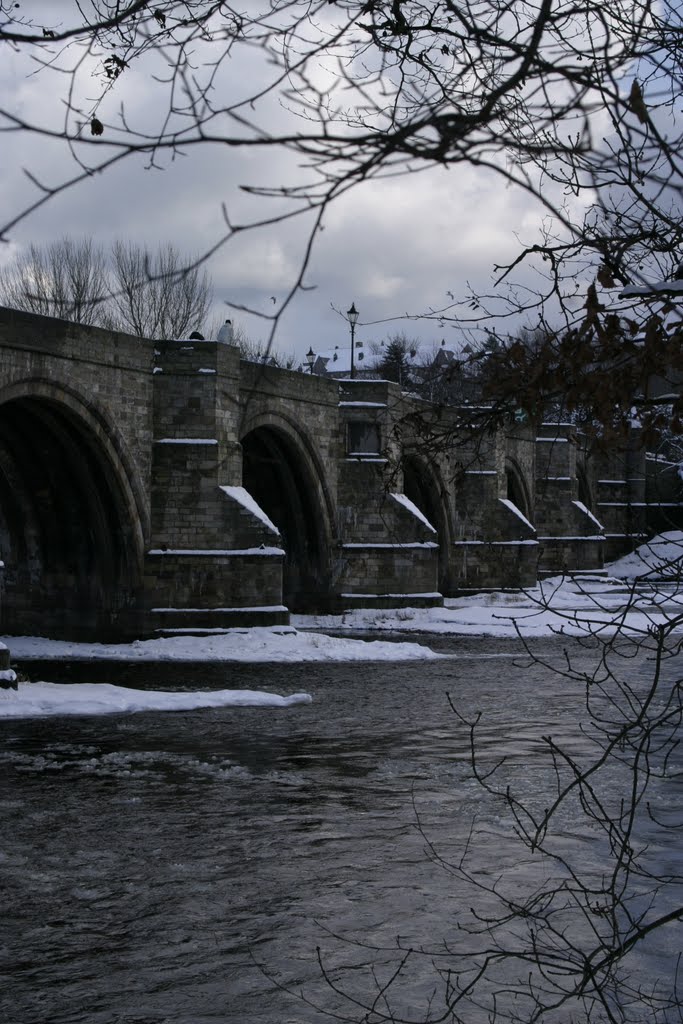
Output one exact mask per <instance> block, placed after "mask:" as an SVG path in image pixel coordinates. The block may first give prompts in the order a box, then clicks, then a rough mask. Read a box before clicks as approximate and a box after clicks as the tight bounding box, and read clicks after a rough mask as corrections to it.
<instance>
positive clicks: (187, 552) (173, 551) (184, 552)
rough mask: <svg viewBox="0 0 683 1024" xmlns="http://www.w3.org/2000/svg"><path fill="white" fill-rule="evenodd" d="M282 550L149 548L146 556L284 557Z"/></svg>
mask: <svg viewBox="0 0 683 1024" xmlns="http://www.w3.org/2000/svg"><path fill="white" fill-rule="evenodd" d="M284 553H285V552H284V550H283V549H282V548H269V547H266V545H265V544H263V545H262V546H261V547H259V548H151V549H150V550H149V551H148V552H147V554H148V555H151V556H153V557H154V558H158V557H160V556H162V555H179V556H181V557H195V558H216V557H218V558H225V557H226V556H235V555H284Z"/></svg>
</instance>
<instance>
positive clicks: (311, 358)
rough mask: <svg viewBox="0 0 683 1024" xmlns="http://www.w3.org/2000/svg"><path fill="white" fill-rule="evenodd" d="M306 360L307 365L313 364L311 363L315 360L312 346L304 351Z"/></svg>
mask: <svg viewBox="0 0 683 1024" xmlns="http://www.w3.org/2000/svg"><path fill="white" fill-rule="evenodd" d="M306 362H307V363H308V365H309V366H313V363H314V362H315V352H314V351H313V347H312V346H311V348H309V350H308V352H307V353H306Z"/></svg>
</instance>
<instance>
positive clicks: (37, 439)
mask: <svg viewBox="0 0 683 1024" xmlns="http://www.w3.org/2000/svg"><path fill="white" fill-rule="evenodd" d="M144 493H145V492H144V487H143V485H142V481H141V479H140V475H139V472H138V470H137V468H136V466H135V463H134V461H133V459H132V457H131V456H130V454H129V453H128V451H127V448H126V446H125V444H124V442H123V440H122V439H121V437H120V435H119V432H118V430H117V428H116V426H115V425H114V424H113V423H112V422H110V420H109V418H108V416H107V415H106V413H105V412H104V411H103V410H102V409H100V408H99V407H98V405H97V404H96V403H95V402H93V401H92V400H90V399H86V398H84V397H83V396H81V395H79V394H78V393H77V392H76V391H75V390H74V389H72V388H70V387H68V386H64V385H59V384H56V383H55V382H53V381H48V380H43V379H28V380H24V381H21V382H19V383H16V384H13V385H10V386H8V387H6V388H3V389H2V390H0V558H2V559H3V561H4V563H5V565H4V572H3V593H2V606H1V609H0V622H2V624H3V628H4V629H6V630H7V631H10V632H12V631H21V632H28V631H31V632H36V631H37V632H40V633H42V634H43V635H45V634H47V635H50V634H52V635H59V636H73V637H80V636H83V637H84V636H93V635H97V636H98V637H102V638H105V637H108V636H115V635H117V634H118V633H121V632H125V631H126V628H127V626H126V620H127V616H128V614H129V613H130V612H131V610H132V609H133V606H134V604H135V602H136V600H137V599H138V598H139V588H140V585H141V579H142V564H143V557H144V537H145V535H146V533H148V518H149V512H148V509H147V503H146V499H145V497H144Z"/></svg>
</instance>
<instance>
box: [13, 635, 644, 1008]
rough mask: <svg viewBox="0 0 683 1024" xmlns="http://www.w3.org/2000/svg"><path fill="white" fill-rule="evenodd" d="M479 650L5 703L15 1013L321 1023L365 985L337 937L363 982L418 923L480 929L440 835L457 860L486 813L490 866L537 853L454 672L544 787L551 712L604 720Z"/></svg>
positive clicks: (558, 717)
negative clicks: (467, 922)
mask: <svg viewBox="0 0 683 1024" xmlns="http://www.w3.org/2000/svg"><path fill="white" fill-rule="evenodd" d="M442 643H443V642H442ZM492 644H493V646H492ZM550 646H552V645H550ZM453 649H454V650H458V649H460V651H461V652H462V647H460V648H458V646H456V647H454V648H453ZM467 650H468V651H473V652H477V651H478V650H479V651H480V653H481V654H482V655H485V656H486V657H484V658H478V657H476V656H473V657H472V658H466V659H464V660H454V661H440V662H437V663H432V662H430V663H425V664H420V665H416V664H410V663H408V664H406V663H402V664H395V665H391V664H381V665H372V666H361V665H357V664H355V665H310V666H291V665H287V666H278V667H277V669H272V668H271V669H264V668H261V669H258V668H255V667H253V666H246V667H232V668H231V669H230V685H232V686H234V687H236V688H251V687H259V686H260V687H261V688H263V689H271V690H274V691H277V692H280V693H287V692H293V691H296V690H307V691H308V692H310V693H311V694H312V695H313V698H314V703H313V704H312V705H302V706H297V707H294V708H287V709H249V708H224V709H206V710H201V711H196V712H188V713H183V714H159V713H147V714H138V715H132V716H127V717H124V716H111V717H108V718H78V719H67V718H64V719H52V720H40V721H35V722H29V721H25V722H9V723H6V724H4V725H2V726H0V737H1V739H2V747H1V748H0V749H1V753H0V770H1V772H2V778H3V786H2V789H1V790H0V809H1V811H2V820H3V841H2V846H1V847H0V882H1V883H2V888H3V915H2V919H3V924H2V930H3V940H4V949H3V951H2V954H1V957H2V959H1V960H0V965H1V966H0V970H1V973H2V976H1V977H0V1010H1V1011H2V1014H3V1017H4V1019H5V1020H7V1021H9V1022H12V1024H14V1022H16V1024H44V1022H46V1021H48V1020H49V1021H50V1022H52V1024H121V1022H128V1024H205V1022H206V1024H208V1022H211V1024H288V1022H290V1024H294V1022H296V1024H306V1022H313V1021H320V1020H323V1019H325V1017H324V1016H323V1014H322V1013H321V1011H320V1010H318V1009H316V1004H317V1005H319V1006H322V1007H323V1008H324V1009H325V1010H331V1009H334V1008H335V1007H337V1006H340V1005H342V1004H341V1002H340V1000H339V999H338V997H336V996H335V995H334V994H333V992H332V990H331V988H330V986H329V985H328V984H326V983H325V982H324V980H323V979H322V977H321V968H320V966H319V963H318V960H317V955H316V948H317V947H322V949H323V954H322V955H323V962H324V964H325V965H326V968H327V969H329V970H330V971H331V975H330V979H329V980H331V981H333V982H334V981H335V980H336V979H337V978H338V977H340V975H339V968H340V965H341V964H342V963H343V964H345V965H346V971H345V973H344V977H345V979H346V984H348V985H350V986H351V988H352V989H353V988H354V987H355V990H356V991H357V992H362V991H363V990H364V987H367V985H368V982H367V972H363V971H361V970H360V969H359V970H358V971H357V972H356V971H355V969H354V967H355V966H357V965H360V964H362V963H367V962H368V961H369V960H372V961H373V963H375V965H376V969H377V971H378V977H379V978H380V980H381V979H382V977H383V972H385V973H386V971H390V970H392V969H393V967H392V966H391V964H392V963H393V962H394V960H393V954H392V952H391V951H392V950H395V948H396V944H397V940H398V941H399V942H400V944H401V945H402V946H404V947H408V946H415V947H418V946H419V947H428V948H430V949H431V950H432V951H433V952H434V953H435V954H437V955H438V954H440V953H441V952H442V951H443V946H442V945H441V944H442V942H443V941H446V942H450V943H452V944H453V946H455V947H457V945H458V942H459V941H460V942H461V941H462V939H461V938H459V932H458V924H459V921H460V920H461V919H462V914H463V912H464V909H463V894H462V892H461V891H459V889H458V883H457V882H456V881H455V880H454V878H453V876H452V875H450V874H449V873H448V872H447V871H446V870H444V867H443V865H441V864H439V863H438V862H437V861H436V860H435V857H434V856H433V854H434V851H436V852H438V855H439V856H441V857H443V858H445V859H453V860H457V858H459V857H460V856H462V853H463V850H464V844H465V842H466V839H467V837H468V835H469V831H470V827H471V823H472V822H473V821H474V822H475V830H476V831H477V834H478V839H479V843H478V845H477V849H476V857H477V867H478V869H480V870H481V871H482V872H483V873H484V874H485V875H486V874H489V875H491V876H492V877H493V876H494V875H495V874H496V873H498V872H500V871H501V869H502V868H503V867H505V866H507V867H508V868H510V869H512V870H516V871H518V872H519V873H520V878H521V877H522V876H523V874H524V871H525V867H524V864H523V863H522V862H520V861H519V856H520V854H519V850H518V849H517V848H515V847H513V846H512V845H511V844H510V842H509V838H508V837H509V829H508V826H507V824H506V822H505V821H504V819H503V818H502V816H501V812H502V809H501V807H500V806H499V805H497V804H496V803H495V802H489V803H487V802H486V801H483V800H482V795H481V792H480V790H479V788H478V787H477V786H476V785H475V783H474V782H473V781H472V780H471V778H470V772H469V765H468V754H469V748H468V736H467V731H466V730H465V729H463V728H462V727H459V726H458V725H457V723H456V721H455V720H454V717H453V715H452V713H451V712H450V710H449V707H448V701H447V696H446V694H447V692H449V693H451V694H452V696H453V697H454V699H456V700H457V702H458V704H459V705H460V706H461V707H462V709H463V711H464V712H465V713H466V714H473V713H474V712H475V711H477V710H479V709H481V710H482V711H483V712H484V716H485V717H484V724H483V726H482V730H481V738H480V749H481V751H482V754H483V755H484V756H488V755H489V754H491V756H493V755H494V753H495V755H496V756H500V755H501V754H508V755H512V756H513V765H512V766H511V772H512V773H513V776H514V777H515V778H516V780H517V781H521V782H522V783H523V784H524V785H525V786H526V788H527V791H528V792H530V793H533V792H534V790H538V791H539V792H540V791H541V790H542V787H543V779H544V777H545V776H544V775H543V770H542V767H541V763H540V759H539V753H540V743H539V736H540V735H541V734H542V733H547V732H548V731H555V732H556V734H558V735H561V736H562V737H563V739H564V740H566V741H567V742H568V743H569V745H570V746H571V748H572V749H573V750H575V751H577V752H580V750H581V748H582V744H583V743H585V740H584V739H583V737H582V734H581V732H580V729H579V716H580V711H581V707H582V698H583V694H582V693H581V691H580V690H579V689H578V688H574V687H572V686H570V685H569V684H567V683H566V682H558V680H557V679H555V678H554V677H552V675H551V674H550V673H549V672H548V671H547V670H546V669H542V668H540V667H529V665H528V662H525V663H522V662H521V661H515V660H513V659H512V658H510V657H507V658H505V657H503V658H499V659H492V658H491V657H490V655H491V654H492V653H499V654H505V653H506V652H507V653H508V654H509V650H510V648H509V647H507V648H503V647H501V648H500V649H497V648H496V647H495V642H492V641H486V642H481V646H480V647H478V646H477V645H476V644H474V643H473V642H471V641H470V642H469V645H468V647H467ZM580 657H582V658H585V659H587V660H589V659H590V658H591V654H590V652H583V653H581V655H580ZM634 670H635V669H634ZM149 682H150V683H154V680H149ZM136 685H137V684H136ZM157 685H158V686H159V688H164V687H165V685H166V684H165V682H163V681H159V682H158V683H157ZM222 685H225V683H223V684H222ZM571 826H572V823H571V822H570V821H568V822H567V842H573V841H576V840H575V838H574V837H573V836H572V827H571ZM426 840H428V842H429V843H431V844H433V845H434V850H432V851H431V853H432V855H431V856H430V852H429V850H427V849H426V846H427V842H426ZM587 855H588V854H587ZM465 909H466V908H465ZM350 938H351V939H353V938H355V939H361V940H362V941H363V942H364V943H366V944H368V945H369V946H371V947H372V950H368V949H367V948H361V947H359V946H358V945H357V944H349V943H347V942H345V941H344V940H345V939H350ZM383 964H386V965H387V966H386V967H383V966H382V965H383ZM440 966H441V963H440V961H439V960H438V959H437V960H436V967H437V968H439V967H440ZM364 978H365V980H364ZM408 978H409V985H406V986H405V989H406V990H405V991H403V992H401V993H400V995H399V996H398V998H399V1004H400V1005H399V1008H400V1009H401V1010H402V1011H403V1012H404V1013H407V1014H408V1015H417V1019H420V1016H419V1015H420V1013H422V1014H423V1015H424V1013H425V1012H426V1009H427V1005H428V1002H429V1000H430V998H431V997H432V994H433V990H434V988H435V985H439V986H440V978H439V975H438V973H437V972H436V971H435V968H434V961H433V958H428V959H427V960H424V959H422V960H421V961H420V962H419V963H418V964H416V966H415V968H414V969H412V968H411V970H410V973H409V974H408V975H407V979H408ZM274 981H276V982H281V983H282V984H285V985H286V986H287V987H289V988H293V989H294V990H296V991H298V990H303V991H304V993H305V995H306V997H307V999H309V1000H310V1002H306V1001H302V1000H300V999H297V998H295V997H293V996H291V995H289V994H287V993H286V992H285V991H283V990H282V989H280V988H278V987H277V986H276V985H275V984H274V983H273V982H274ZM345 1012H346V1013H347V1015H348V1019H351V1020H355V1019H358V1020H362V1019H363V1013H362V1012H361V1010H360V1009H358V1008H356V1009H354V1008H353V1007H349V1005H348V1004H346V1006H345ZM475 1019H477V1018H475V1016H471V1017H469V1018H468V1020H471V1021H473V1022H474V1021H475ZM481 1019H482V1020H483V1019H485V1018H483V1017H482V1018H481ZM554 1019H555V1020H557V1021H561V1020H563V1018H562V1017H560V1016H557V1017H555V1018H554Z"/></svg>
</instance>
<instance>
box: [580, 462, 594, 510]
mask: <svg viewBox="0 0 683 1024" xmlns="http://www.w3.org/2000/svg"><path fill="white" fill-rule="evenodd" d="M576 478H577V483H578V485H579V486H578V491H579V501H580V502H581V503H582V504H583V505H585V506H586V508H587V509H589V510H590V511H592V510H593V495H592V494H591V488H590V484H589V482H588V475H587V474H586V470H585V469H584V467H583V466H581V465H577V467H576Z"/></svg>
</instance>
